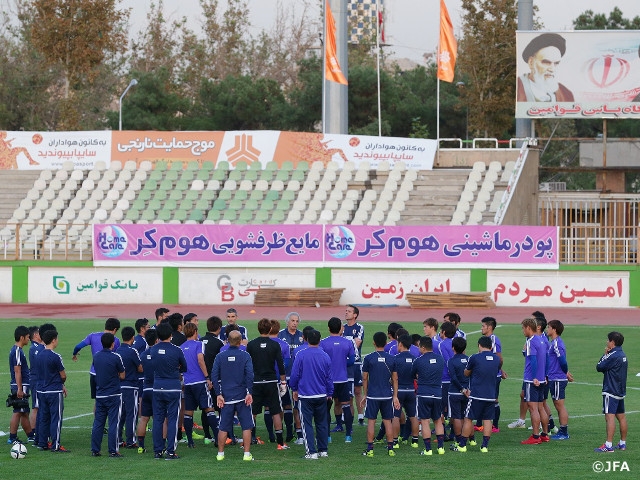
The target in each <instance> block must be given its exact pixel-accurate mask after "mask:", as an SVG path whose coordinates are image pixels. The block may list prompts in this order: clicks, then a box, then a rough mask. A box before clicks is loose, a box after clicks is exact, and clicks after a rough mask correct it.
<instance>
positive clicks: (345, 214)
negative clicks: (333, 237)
mask: <svg viewBox="0 0 640 480" xmlns="http://www.w3.org/2000/svg"><path fill="white" fill-rule="evenodd" d="M350 216H351V212H349V211H348V210H342V209H341V210H338V211H337V212H336V217H335V221H336V223H338V224H341V225H346V224H347V223H348V222H349V217H350Z"/></svg>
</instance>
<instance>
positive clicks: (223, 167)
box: [216, 160, 229, 171]
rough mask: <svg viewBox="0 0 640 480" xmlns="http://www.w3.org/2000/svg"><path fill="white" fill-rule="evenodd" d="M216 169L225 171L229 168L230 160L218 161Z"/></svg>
mask: <svg viewBox="0 0 640 480" xmlns="http://www.w3.org/2000/svg"><path fill="white" fill-rule="evenodd" d="M216 170H223V171H225V170H229V162H227V161H225V160H223V161H221V162H218V163H217V164H216Z"/></svg>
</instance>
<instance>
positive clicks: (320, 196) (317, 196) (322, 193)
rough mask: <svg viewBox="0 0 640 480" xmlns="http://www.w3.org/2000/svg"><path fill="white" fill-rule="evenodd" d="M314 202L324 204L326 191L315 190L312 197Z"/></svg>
mask: <svg viewBox="0 0 640 480" xmlns="http://www.w3.org/2000/svg"><path fill="white" fill-rule="evenodd" d="M313 198H314V200H319V201H321V202H324V201H325V200H326V199H327V191H326V190H323V189H322V188H319V189H318V190H316V193H315V194H314V195H313Z"/></svg>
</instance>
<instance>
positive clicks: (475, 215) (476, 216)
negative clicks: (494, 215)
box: [467, 210, 482, 225]
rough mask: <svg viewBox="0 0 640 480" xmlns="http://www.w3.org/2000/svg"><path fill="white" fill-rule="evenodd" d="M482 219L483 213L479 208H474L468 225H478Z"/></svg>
mask: <svg viewBox="0 0 640 480" xmlns="http://www.w3.org/2000/svg"><path fill="white" fill-rule="evenodd" d="M481 221H482V213H481V212H479V211H477V210H472V211H471V213H470V214H469V220H468V221H467V225H478V223H480V222H481Z"/></svg>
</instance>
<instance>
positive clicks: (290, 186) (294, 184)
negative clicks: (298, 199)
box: [287, 180, 300, 192]
mask: <svg viewBox="0 0 640 480" xmlns="http://www.w3.org/2000/svg"><path fill="white" fill-rule="evenodd" d="M287 190H289V191H290V192H297V191H299V190H300V182H299V181H298V180H289V183H287Z"/></svg>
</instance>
